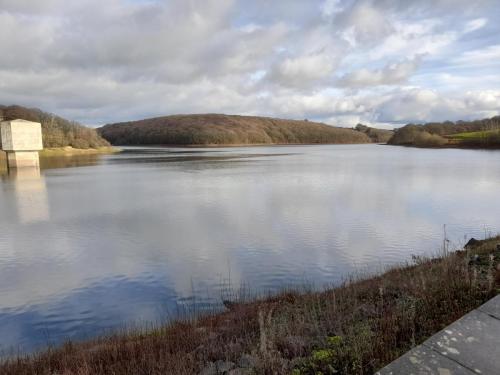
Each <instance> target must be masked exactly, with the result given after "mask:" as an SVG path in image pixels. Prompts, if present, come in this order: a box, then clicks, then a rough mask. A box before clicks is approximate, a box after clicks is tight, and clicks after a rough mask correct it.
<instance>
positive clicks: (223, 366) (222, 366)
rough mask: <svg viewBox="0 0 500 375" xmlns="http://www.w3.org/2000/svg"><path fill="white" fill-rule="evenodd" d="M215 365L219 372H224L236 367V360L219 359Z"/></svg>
mask: <svg viewBox="0 0 500 375" xmlns="http://www.w3.org/2000/svg"><path fill="white" fill-rule="evenodd" d="M215 367H217V371H218V373H219V374H223V373H225V372H228V371H229V370H231V369H233V368H234V367H236V365H235V364H234V362H230V361H220V360H219V361H216V362H215Z"/></svg>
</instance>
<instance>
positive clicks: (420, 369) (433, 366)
mask: <svg viewBox="0 0 500 375" xmlns="http://www.w3.org/2000/svg"><path fill="white" fill-rule="evenodd" d="M403 374H404V375H473V374H474V373H473V372H472V371H470V370H468V369H466V368H464V367H463V366H460V365H459V364H458V363H456V362H454V361H452V360H451V359H448V358H446V357H444V356H442V355H440V354H439V353H436V352H435V351H434V350H432V349H430V348H427V347H425V346H422V345H421V346H417V347H416V348H414V349H413V350H411V351H409V352H408V353H406V354H405V355H403V356H402V357H400V358H399V359H398V360H396V361H394V362H392V363H391V364H390V365H388V366H387V367H384V368H383V369H382V370H380V371H378V372H377V373H376V374H375V375H403Z"/></svg>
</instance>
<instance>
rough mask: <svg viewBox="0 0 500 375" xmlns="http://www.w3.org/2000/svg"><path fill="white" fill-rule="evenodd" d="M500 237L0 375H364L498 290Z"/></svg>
mask: <svg viewBox="0 0 500 375" xmlns="http://www.w3.org/2000/svg"><path fill="white" fill-rule="evenodd" d="M499 244H500V237H497V238H493V239H489V240H486V241H480V242H479V243H477V244H476V245H475V246H474V247H473V248H469V249H468V250H466V251H460V252H456V253H450V254H444V255H443V256H442V257H440V258H438V259H422V258H417V259H415V264H413V265H410V266H406V267H399V268H395V269H392V270H390V271H388V272H386V273H384V274H383V275H380V276H377V277H373V278H370V279H366V280H361V281H355V282H350V283H346V284H345V285H343V286H340V287H338V288H335V289H330V290H326V291H323V292H309V293H303V294H301V293H292V292H289V293H284V294H282V295H279V296H276V297H273V298H268V299H266V300H262V301H256V302H252V303H245V304H231V309H230V310H229V311H226V312H224V313H220V314H214V315H211V316H205V317H202V318H200V319H197V320H194V321H190V322H176V323H172V324H171V325H168V326H165V327H162V328H159V329H157V330H154V331H153V332H148V333H142V334H141V333H135V334H129V335H117V336H114V337H107V338H102V339H99V340H96V341H94V342H88V343H82V344H72V343H68V344H66V345H65V346H63V347H62V348H59V349H55V350H50V351H47V352H44V353H41V354H38V355H36V356H31V357H26V358H16V359H11V360H9V361H7V362H5V363H4V364H2V365H0V373H1V374H6V375H9V374H68V375H69V374H79V375H87V374H198V373H202V374H217V373H227V374H231V373H232V374H294V375H302V374H373V373H374V372H375V371H376V370H378V369H380V368H382V367H383V366H385V365H386V364H388V363H389V362H391V361H392V360H394V359H396V358H397V357H399V356H400V355H402V354H403V353H405V352H406V351H408V350H409V349H411V348H412V347H414V346H415V345H418V344H419V343H421V342H422V341H424V340H425V339H426V338H428V337H429V336H431V335H433V334H434V333H436V332H437V331H439V330H440V329H442V328H444V327H445V326H447V325H449V324H450V323H452V322H453V321H455V320H457V319H458V318H460V317H461V316H463V315H464V314H466V313H467V312H469V311H471V310H473V309H474V308H476V307H478V306H480V305H481V304H483V303H484V302H486V301H487V300H489V299H490V298H492V297H494V296H495V295H496V294H498V293H499V291H500V266H499V265H500V247H499Z"/></svg>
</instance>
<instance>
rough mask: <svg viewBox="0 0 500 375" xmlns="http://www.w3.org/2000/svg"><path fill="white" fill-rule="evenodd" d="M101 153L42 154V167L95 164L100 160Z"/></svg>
mask: <svg viewBox="0 0 500 375" xmlns="http://www.w3.org/2000/svg"><path fill="white" fill-rule="evenodd" d="M99 159H100V155H97V154H88V155H87V154H84V155H64V156H41V157H40V167H41V168H42V169H48V168H70V167H78V166H80V167H81V166H89V165H95V164H97V163H98V162H99Z"/></svg>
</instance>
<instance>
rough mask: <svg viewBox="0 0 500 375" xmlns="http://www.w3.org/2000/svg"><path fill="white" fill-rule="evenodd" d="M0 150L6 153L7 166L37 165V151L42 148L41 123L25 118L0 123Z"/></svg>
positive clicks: (38, 161) (38, 160)
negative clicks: (0, 148)
mask: <svg viewBox="0 0 500 375" xmlns="http://www.w3.org/2000/svg"><path fill="white" fill-rule="evenodd" d="M0 140H1V146H2V150H3V151H5V152H6V153H7V162H8V164H9V168H20V167H38V166H39V164H40V159H39V157H38V151H40V150H42V149H43V145H42V125H41V124H40V123H38V122H31V121H26V120H11V121H2V122H1V123H0Z"/></svg>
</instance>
